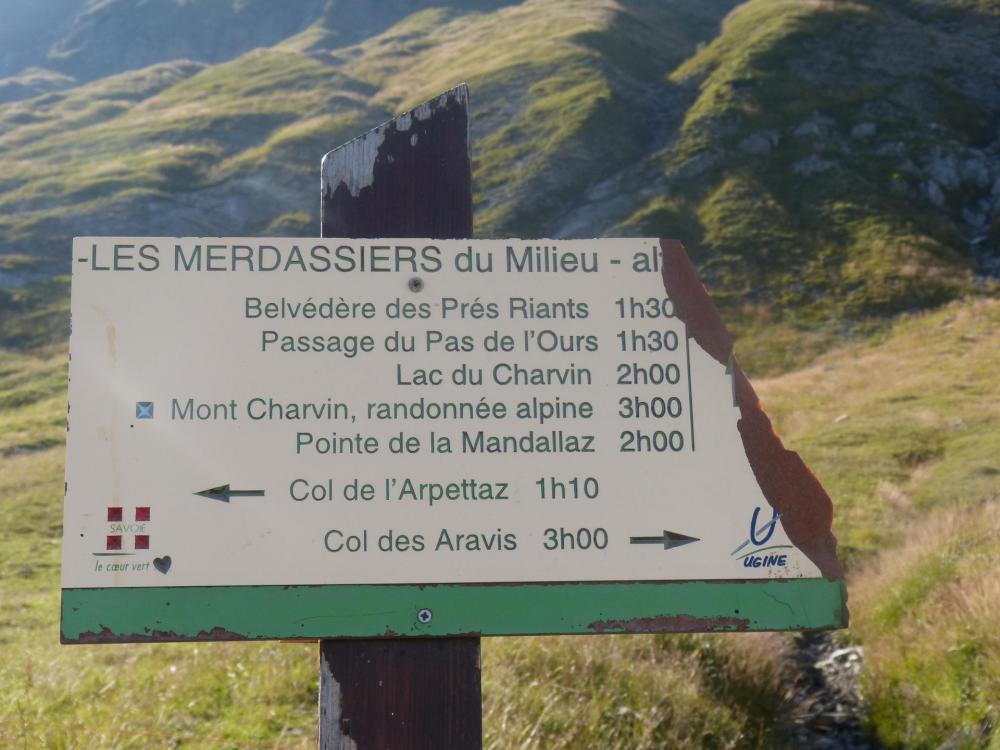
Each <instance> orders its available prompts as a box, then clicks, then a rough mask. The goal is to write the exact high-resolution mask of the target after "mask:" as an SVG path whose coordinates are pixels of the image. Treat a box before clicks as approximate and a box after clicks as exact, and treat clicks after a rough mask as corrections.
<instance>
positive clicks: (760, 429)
mask: <svg viewBox="0 0 1000 750" xmlns="http://www.w3.org/2000/svg"><path fill="white" fill-rule="evenodd" d="M660 247H661V249H662V251H663V285H664V288H665V289H666V292H667V295H668V296H669V297H670V299H671V300H673V303H674V310H675V312H676V314H677V317H678V318H679V319H680V320H681V321H682V322H683V323H684V325H685V326H686V328H687V335H688V337H690V338H693V339H694V340H695V341H696V342H697V343H698V345H699V346H701V348H702V349H704V350H705V351H706V352H708V354H709V355H711V356H712V357H713V358H714V359H716V360H717V361H718V362H719V363H721V364H723V365H726V366H727V367H728V368H731V371H732V375H733V379H734V384H735V393H736V400H737V406H738V407H739V410H740V419H739V423H738V427H739V431H740V436H741V438H742V440H743V448H744V450H745V451H746V455H747V459H748V460H749V462H750V468H751V469H752V470H753V473H754V477H756V479H757V483H758V485H760V489H761V492H762V493H763V495H764V498H765V499H766V500H767V502H768V503H769V504H770V505H771V507H772V508H774V509H775V510H777V511H778V512H779V513H781V525H782V527H783V528H784V530H785V533H787V534H788V538H789V539H790V540H791V542H792V544H794V545H795V546H796V547H798V548H799V549H800V550H802V552H803V553H804V554H805V555H806V556H807V557H808V558H809V559H810V560H812V561H813V562H814V563H815V564H816V566H817V567H818V568H819V570H820V572H821V573H822V574H823V576H825V577H826V578H827V579H829V580H842V579H843V577H844V569H843V567H842V566H841V564H840V560H839V559H838V558H837V538H836V537H835V536H834V535H833V502H832V501H831V500H830V495H829V494H827V492H826V490H825V489H824V488H823V485H822V484H820V482H819V480H818V479H817V478H816V477H815V475H813V473H812V472H811V471H810V470H809V467H807V466H806V464H805V462H804V461H803V460H802V458H801V457H800V456H799V454H798V453H795V452H794V451H790V450H787V449H786V448H785V447H784V445H783V444H782V442H781V438H779V437H778V435H777V433H776V432H775V431H774V428H773V426H772V425H771V420H770V419H769V418H768V416H767V414H766V413H765V412H764V409H763V407H762V406H761V403H760V399H759V398H758V397H757V394H756V392H754V389H753V386H752V385H750V380H749V379H748V378H747V376H746V374H745V373H744V372H743V370H742V368H741V367H740V366H739V363H738V362H737V361H736V356H735V354H734V352H733V339H732V337H731V336H730V334H729V331H728V330H727V329H726V325H725V323H723V322H722V317H721V316H720V315H719V311H718V310H717V309H716V307H715V305H714V303H713V302H712V300H711V298H710V297H709V295H708V292H707V291H706V289H705V287H704V286H703V285H702V283H701V282H700V281H699V280H698V276H697V274H696V272H695V269H694V265H693V264H692V263H691V260H690V258H689V257H688V254H687V251H686V250H685V249H684V245H683V244H681V243H680V242H678V241H677V240H669V239H662V238H661V239H660Z"/></svg>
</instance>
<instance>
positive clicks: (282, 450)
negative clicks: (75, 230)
mask: <svg viewBox="0 0 1000 750" xmlns="http://www.w3.org/2000/svg"><path fill="white" fill-rule="evenodd" d="M659 254H660V246H659V243H658V241H656V240H648V239H601V240H585V241H582V240H581V241H546V240H537V241H536V240H474V241H472V240H469V241H466V240H460V241H434V240H418V239H402V240H389V239H387V240H338V239H275V238H249V239H248V238H225V239H207V238H79V239H77V240H76V241H75V243H74V248H73V282H72V337H71V343H70V349H71V365H70V389H69V401H70V413H69V438H68V455H67V469H66V476H67V491H66V502H65V546H64V565H63V587H64V588H97V587H146V586H239V585H258V584H289V585H291V584H340V583H352V584H385V583H466V582H468V583H472V582H478V583H492V582H535V581H653V580H656V581H667V580H693V579H749V578H757V579H759V578H773V577H809V578H812V577H819V576H820V573H819V571H818V569H817V567H816V565H814V564H813V563H812V562H811V561H810V560H809V559H808V558H807V557H806V556H805V555H804V554H803V553H802V552H801V551H800V550H799V549H797V548H796V547H794V546H793V545H792V544H791V542H790V541H789V540H788V538H787V536H786V535H785V532H784V530H783V529H782V525H781V522H780V517H779V514H777V513H775V512H774V511H772V509H771V506H770V505H769V504H768V503H767V502H766V501H765V500H764V498H763V496H762V493H761V489H760V487H759V486H758V483H757V481H756V480H755V478H754V473H753V472H752V470H751V468H750V466H749V463H748V459H747V454H746V451H745V449H744V446H743V444H742V442H741V438H740V434H739V432H738V429H737V420H738V419H739V409H738V408H736V407H735V406H734V384H733V378H732V374H731V373H730V372H728V371H727V367H726V366H725V365H724V364H722V363H720V362H719V361H717V360H716V359H713V358H712V357H711V356H709V355H708V354H707V353H706V352H705V351H704V350H703V349H702V348H701V347H700V346H699V344H698V343H697V341H695V340H694V339H693V338H689V337H688V335H687V334H688V332H687V331H686V329H685V326H684V324H683V323H682V322H681V321H680V320H679V319H678V318H677V317H676V316H675V315H674V309H673V302H672V301H671V300H669V299H667V298H666V296H665V293H664V287H663V280H662V278H661V274H660V255H659ZM197 493H201V494H197Z"/></svg>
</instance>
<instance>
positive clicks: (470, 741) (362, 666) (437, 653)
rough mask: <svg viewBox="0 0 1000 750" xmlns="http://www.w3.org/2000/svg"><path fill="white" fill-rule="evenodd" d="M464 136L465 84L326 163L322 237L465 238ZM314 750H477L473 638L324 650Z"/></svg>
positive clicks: (336, 645) (478, 699)
mask: <svg viewBox="0 0 1000 750" xmlns="http://www.w3.org/2000/svg"><path fill="white" fill-rule="evenodd" d="M468 133H469V113H468V90H467V89H466V87H465V86H464V85H462V86H459V87H458V88H455V89H452V90H451V91H448V92H446V93H444V94H442V95H441V96H439V97H437V98H435V99H432V100H431V101H429V102H426V103H424V104H422V105H420V106H419V107H417V108H416V109H414V110H411V111H410V112H407V113H405V114H403V115H400V116H399V117H396V118H395V119H393V120H390V121H389V122H387V123H385V124H384V125H381V126H379V127H378V128H376V129H375V130H372V131H370V132H368V133H365V134H364V135H362V136H360V137H358V138H355V139H354V140H353V141H350V142H348V143H346V144H344V145H343V146H341V147H340V148H337V149H335V150H333V151H331V152H330V153H328V154H327V155H326V156H325V157H324V159H323V167H322V205H321V219H320V220H321V223H322V235H323V236H324V237H372V238H373V237H435V238H440V239H458V238H463V237H471V236H472V174H471V167H470V162H469V135H468ZM404 290H405V287H404V288H403V290H401V291H404ZM421 614H422V615H423V616H428V615H427V614H425V613H421ZM429 616H433V614H430V615H429ZM319 746H320V750H375V749H376V748H377V750H407V749H409V748H413V749H416V748H428V749H434V750H445V749H447V750H467V749H470V750H471V749H472V748H477V749H478V748H481V747H482V689H481V684H480V656H479V638H478V637H464V638H428V639H416V638H414V639H400V638H384V639H378V640H323V641H321V642H320V691H319Z"/></svg>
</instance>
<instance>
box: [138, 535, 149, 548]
mask: <svg viewBox="0 0 1000 750" xmlns="http://www.w3.org/2000/svg"><path fill="white" fill-rule="evenodd" d="M135 548H136V549H149V534H136V535H135Z"/></svg>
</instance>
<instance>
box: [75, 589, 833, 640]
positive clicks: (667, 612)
mask: <svg viewBox="0 0 1000 750" xmlns="http://www.w3.org/2000/svg"><path fill="white" fill-rule="evenodd" d="M62 604H63V610H62V628H61V640H62V642H63V643H137V642H161V641H221V640H270V639H279V640H282V639H284V640H290V639H295V640H315V639H319V638H333V637H335V638H368V639H370V638H427V637H435V636H437V637H442V636H446V637H466V636H467V637H477V636H490V635H536V634H537V635H541V634H556V633H564V634H574V633H613V632H617V633H629V632H643V633H663V632H671V633H674V632H703V631H740V630H821V629H829V628H837V627H843V626H844V625H845V623H846V610H845V607H844V604H845V589H844V584H843V581H829V580H827V579H825V578H812V579H803V578H791V579H771V580H756V581H682V582H678V581H669V582H645V581H635V582H610V583H609V582H600V583H550V584H538V583H535V584H501V585H490V584H435V585H423V586H416V585H413V586H399V585H324V586H231V587H230V586H205V587H183V588H169V587H157V588H106V589H64V590H63V602H62ZM424 609H426V610H429V611H430V612H432V614H433V616H432V617H431V618H430V619H428V620H427V621H421V620H420V618H419V613H420V611H421V610H424Z"/></svg>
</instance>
